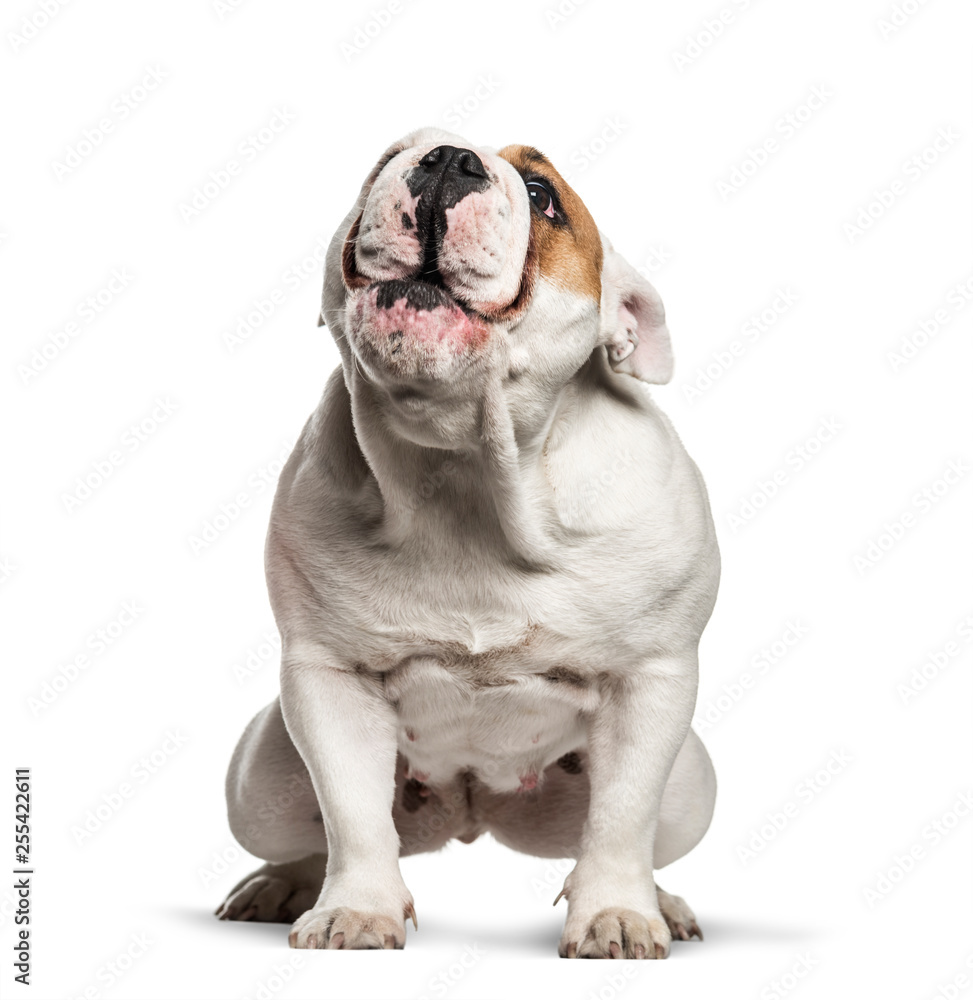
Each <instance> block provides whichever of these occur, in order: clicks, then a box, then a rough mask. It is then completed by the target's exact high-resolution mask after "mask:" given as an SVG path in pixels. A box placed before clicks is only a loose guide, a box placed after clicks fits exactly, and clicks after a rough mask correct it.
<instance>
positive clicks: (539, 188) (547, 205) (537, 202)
mask: <svg viewBox="0 0 973 1000" xmlns="http://www.w3.org/2000/svg"><path fill="white" fill-rule="evenodd" d="M527 194H528V196H529V197H530V200H531V202H533V204H534V206H535V207H536V208H537V209H539V210H540V211H541V212H543V213H544V214H545V215H546V216H547V217H548V218H549V219H553V218H554V195H553V194H551V189H550V188H549V187H548V186H547V185H546V184H545V183H544V182H543V181H528V182H527Z"/></svg>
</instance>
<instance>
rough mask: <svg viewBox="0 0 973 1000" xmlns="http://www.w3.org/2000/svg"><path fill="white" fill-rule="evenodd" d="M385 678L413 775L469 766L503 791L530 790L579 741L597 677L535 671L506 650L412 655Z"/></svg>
mask: <svg viewBox="0 0 973 1000" xmlns="http://www.w3.org/2000/svg"><path fill="white" fill-rule="evenodd" d="M384 684H385V692H386V697H387V698H388V699H389V701H390V702H391V704H392V705H393V707H394V708H395V710H396V713H397V715H398V748H399V752H400V753H401V754H402V756H403V757H404V758H405V759H406V761H407V762H408V765H409V773H408V776H409V777H412V778H415V779H416V780H418V781H420V782H423V783H427V784H430V785H437V784H441V783H445V782H447V781H449V780H450V779H451V778H452V777H453V776H454V775H455V774H456V773H457V772H459V771H466V770H469V771H472V772H473V773H474V774H475V775H476V776H477V778H479V780H481V781H483V782H484V783H485V784H487V785H488V786H489V787H491V788H493V789H494V790H496V791H500V792H518V791H529V790H530V789H532V788H534V787H535V786H536V785H537V784H538V782H539V779H540V776H541V775H542V773H543V771H544V769H545V768H546V767H547V766H548V765H549V764H551V763H553V762H554V761H556V760H557V759H558V758H559V757H561V756H563V755H564V754H566V753H568V752H569V751H571V750H574V749H577V748H578V747H580V746H582V745H583V744H584V741H585V729H584V723H583V719H582V712H583V711H587V710H591V709H593V708H594V707H595V706H596V705H597V704H598V701H599V695H598V692H597V687H596V685H595V683H594V679H593V678H586V677H584V676H583V675H581V674H579V673H575V672H573V671H570V670H567V669H564V668H557V667H553V668H549V669H547V670H545V671H542V672H540V673H534V672H531V671H529V670H528V669H524V667H523V666H519V667H518V666H517V665H516V664H515V663H514V662H507V661H506V658H505V656H504V654H503V653H500V654H496V653H494V654H486V655H484V656H482V657H476V656H470V657H467V658H460V659H458V660H449V659H440V658H436V657H426V656H418V657H412V658H410V659H409V660H407V661H405V662H403V663H402V664H400V665H399V666H398V667H397V668H396V669H395V670H394V671H391V672H389V673H388V674H386V675H385V678H384Z"/></svg>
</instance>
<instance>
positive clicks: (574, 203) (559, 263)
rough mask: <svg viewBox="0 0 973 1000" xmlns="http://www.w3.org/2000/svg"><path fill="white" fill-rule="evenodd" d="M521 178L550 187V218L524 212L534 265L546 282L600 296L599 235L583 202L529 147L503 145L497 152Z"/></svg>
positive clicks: (545, 160)
mask: <svg viewBox="0 0 973 1000" xmlns="http://www.w3.org/2000/svg"><path fill="white" fill-rule="evenodd" d="M498 155H500V156H502V157H503V158H504V159H505V160H506V161H507V162H508V163H509V164H510V165H511V166H513V167H514V169H515V170H516V171H517V172H518V173H519V174H520V176H521V177H523V178H524V181H525V182H527V181H530V180H540V181H543V182H544V183H545V184H547V186H548V187H549V188H550V189H551V190H552V191H553V192H554V197H555V202H556V217H555V218H554V219H548V218H547V217H546V216H544V215H541V214H540V213H539V212H537V211H536V210H534V209H531V213H530V242H531V249H532V251H533V253H534V255H535V257H536V262H537V270H538V271H539V273H540V274H542V275H543V276H544V277H545V278H547V279H548V281H552V282H554V283H555V284H557V285H559V286H561V287H562V288H568V289H570V290H571V291H573V292H577V294H578V295H588V296H590V297H591V298H593V299H594V300H595V301H596V302H599V301H600V300H601V262H602V250H601V237H600V236H599V234H598V227H597V226H596V225H595V220H594V219H592V217H591V213H590V212H589V211H588V209H587V208H586V207H585V204H584V202H583V201H582V200H581V199H580V198H579V197H578V195H577V194H576V193H575V191H574V189H573V188H572V187H571V186H570V185H569V184H568V182H567V181H566V180H565V179H564V178H563V177H562V176H561V175H560V174H559V173H558V172H557V170H555V169H554V166H553V164H552V163H551V161H550V160H548V158H547V157H546V156H545V155H544V154H543V153H541V152H539V151H538V150H536V149H534V147H533V146H520V145H514V146H504V148H503V149H501V150H500V153H499V154H498Z"/></svg>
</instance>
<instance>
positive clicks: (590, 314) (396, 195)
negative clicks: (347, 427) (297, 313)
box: [322, 128, 672, 447]
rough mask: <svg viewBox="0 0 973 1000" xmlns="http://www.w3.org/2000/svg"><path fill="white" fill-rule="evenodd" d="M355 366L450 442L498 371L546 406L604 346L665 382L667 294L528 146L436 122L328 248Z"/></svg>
mask: <svg viewBox="0 0 973 1000" xmlns="http://www.w3.org/2000/svg"><path fill="white" fill-rule="evenodd" d="M322 318H323V321H324V322H326V323H327V324H328V326H329V327H330V328H331V330H332V332H333V333H334V335H335V338H336V340H337V341H338V345H339V347H340V348H341V351H342V356H343V360H344V362H345V368H346V373H348V374H351V373H357V375H353V376H352V377H355V378H357V377H361V378H363V379H364V380H365V381H366V382H367V383H368V384H369V385H370V386H371V387H372V388H373V389H374V392H375V398H376V399H377V400H378V402H379V405H380V406H381V407H382V408H383V409H385V410H386V411H387V412H388V415H389V416H390V418H392V421H391V422H392V423H393V425H394V426H395V429H396V430H397V431H398V433H400V434H402V435H403V436H405V437H407V438H409V439H410V440H413V441H415V442H417V443H420V444H428V445H433V446H439V447H450V446H455V445H457V444H459V443H461V442H462V441H463V440H465V439H466V438H468V437H469V435H470V434H471V433H473V432H474V429H475V424H476V417H475V413H476V400H477V399H478V398H480V397H482V392H478V391H477V389H478V386H482V385H483V384H485V383H486V382H487V381H489V379H490V378H491V377H493V378H494V379H495V378H496V377H499V379H500V381H501V382H503V383H504V384H506V385H508V386H509V387H510V388H511V393H512V396H514V397H517V396H519V397H520V399H521V400H522V404H523V405H522V407H521V408H522V409H523V408H526V409H527V410H530V409H535V410H536V409H538V408H540V409H543V407H544V406H545V405H546V404H549V403H550V401H551V400H552V399H553V398H554V395H555V394H556V393H557V392H558V391H559V390H560V389H561V388H562V387H563V386H564V384H565V383H566V382H567V381H568V380H569V379H570V378H571V376H572V375H573V374H574V373H575V372H577V371H578V370H579V369H580V368H581V367H582V366H583V365H584V364H585V363H586V362H587V360H588V359H589V358H590V357H591V355H592V353H593V352H595V351H601V350H602V349H604V350H606V351H607V359H608V361H609V363H610V365H611V367H612V368H613V369H614V371H616V372H620V373H627V374H629V375H633V376H635V377H637V378H640V379H642V380H644V381H646V382H666V381H668V380H669V378H670V377H671V373H672V354H671V348H670V344H669V334H668V331H667V330H666V326H665V314H664V311H663V307H662V302H661V300H660V299H659V296H658V294H657V293H656V291H655V289H654V288H653V287H652V286H651V285H650V284H649V283H648V281H646V280H645V279H644V278H643V277H641V276H640V275H639V274H638V273H637V272H636V271H635V269H634V268H632V267H631V266H630V265H629V264H628V263H627V262H626V261H625V260H624V259H623V258H622V257H621V256H620V255H619V254H618V253H617V252H615V251H614V250H613V249H612V247H611V244H610V243H609V242H608V241H607V240H606V239H605V238H604V237H603V236H602V235H601V234H600V233H599V231H598V228H597V226H596V225H595V223H594V220H593V219H592V218H591V215H590V214H589V212H588V210H587V208H585V205H584V203H583V202H582V201H581V199H580V198H579V197H578V195H577V194H576V193H575V192H574V191H573V190H572V188H571V187H570V186H569V185H568V184H567V182H566V181H565V180H564V179H563V178H562V177H561V175H560V174H559V173H558V172H557V170H556V169H555V167H554V166H553V165H552V164H551V162H550V161H549V160H548V159H547V157H545V156H544V155H543V154H541V153H540V152H538V151H537V150H536V149H533V148H532V147H530V146H519V145H515V146H506V147H504V148H503V149H501V150H499V151H493V150H488V149H478V148H475V147H472V146H470V145H469V144H468V143H467V142H465V141H464V140H463V139H461V138H459V137H458V136H455V135H452V134H450V133H448V132H443V131H441V130H439V129H431V128H428V129H421V130H419V131H417V132H414V133H412V134H410V135H408V136H406V137H405V138H403V139H401V140H399V141H398V142H396V143H394V144H393V145H392V146H390V147H389V149H388V150H387V151H386V152H385V153H384V155H383V156H382V157H381V158H380V159H379V161H378V162H377V164H376V165H375V167H374V168H373V169H372V171H371V173H370V174H369V176H368V177H367V178H366V180H365V183H364V185H363V186H362V190H361V193H360V195H359V197H358V201H357V202H356V204H355V206H354V208H353V209H352V211H351V212H350V213H349V215H348V217H347V219H346V220H345V222H344V223H343V224H342V226H341V227H340V228H339V230H338V232H337V233H336V234H335V238H334V240H333V241H332V244H331V249H330V251H329V254H328V263H327V270H326V278H325V290H324V299H323V309H322Z"/></svg>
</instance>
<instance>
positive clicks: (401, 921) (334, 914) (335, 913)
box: [288, 900, 416, 951]
mask: <svg viewBox="0 0 973 1000" xmlns="http://www.w3.org/2000/svg"><path fill="white" fill-rule="evenodd" d="M409 916H411V917H412V921H413V923H415V919H416V913H415V909H414V908H413V906H412V901H411V900H409V901H408V902H407V903H406V904H405V906H404V908H403V913H402V916H400V917H399V916H395V915H393V914H389V913H375V912H369V911H365V910H353V909H351V908H350V907H347V906H336V907H328V906H324V907H322V906H315V907H314V908H313V909H310V910H308V911H307V913H305V914H304V915H303V916H302V917H300V918H299V919H298V920H297V921H296V922H295V923H294V926H293V927H292V928H291V933H290V937H289V938H288V942H289V944H290V946H291V947H292V948H329V949H333V950H335V951H338V950H350V949H364V948H404V947H405V918H406V917H409Z"/></svg>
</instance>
